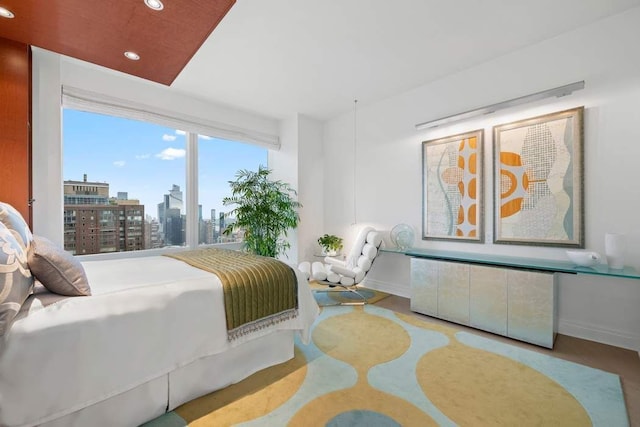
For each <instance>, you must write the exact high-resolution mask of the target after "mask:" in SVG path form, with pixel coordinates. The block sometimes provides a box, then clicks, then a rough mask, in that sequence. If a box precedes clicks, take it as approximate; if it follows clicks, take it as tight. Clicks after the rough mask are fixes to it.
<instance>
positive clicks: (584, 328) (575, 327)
mask: <svg viewBox="0 0 640 427" xmlns="http://www.w3.org/2000/svg"><path fill="white" fill-rule="evenodd" d="M558 333H559V334H562V335H569V336H571V337H576V338H582V339H585V340H589V341H595V342H599V343H603V344H609V345H613V346H615V347H621V348H626V349H629V350H635V351H638V352H639V355H640V335H638V334H632V333H628V332H622V331H614V330H610V329H605V328H602V327H599V326H595V325H589V324H586V323H580V322H573V321H570V320H564V319H558Z"/></svg>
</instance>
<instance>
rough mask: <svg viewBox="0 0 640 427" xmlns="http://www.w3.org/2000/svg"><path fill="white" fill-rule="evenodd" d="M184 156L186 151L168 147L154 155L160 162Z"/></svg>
mask: <svg viewBox="0 0 640 427" xmlns="http://www.w3.org/2000/svg"><path fill="white" fill-rule="evenodd" d="M185 154H186V150H184V149H182V148H173V147H169V148H165V149H164V150H162V151H161V152H159V153H158V154H156V157H157V158H159V159H162V160H175V159H179V158H181V157H184V155H185Z"/></svg>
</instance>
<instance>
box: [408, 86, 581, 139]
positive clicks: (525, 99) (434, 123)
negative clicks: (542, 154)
mask: <svg viewBox="0 0 640 427" xmlns="http://www.w3.org/2000/svg"><path fill="white" fill-rule="evenodd" d="M580 89H584V80H581V81H579V82H574V83H570V84H568V85H564V86H559V87H555V88H553V89H547V90H543V91H541V92H536V93H532V94H530V95H525V96H521V97H518V98H513V99H510V100H508V101H502V102H498V103H497V104H491V105H487V106H486V107H481V108H475V109H473V110H469V111H465V112H464V113H458V114H453V115H451V116H446V117H442V118H439V119H436V120H429V121H428V122H423V123H418V124H416V130H422V129H429V128H434V127H438V126H441V125H444V124H450V123H454V122H459V121H462V120H467V119H470V118H472V117H478V116H482V115H485V114H491V113H493V112H495V111H498V110H503V109H505V108H511V107H515V106H517V105H522V104H527V103H529V102H534V101H539V100H541V99H545V98H550V97H552V96H556V97H558V98H560V97H561V96H566V95H571V94H572V93H573V92H574V91H576V90H580Z"/></svg>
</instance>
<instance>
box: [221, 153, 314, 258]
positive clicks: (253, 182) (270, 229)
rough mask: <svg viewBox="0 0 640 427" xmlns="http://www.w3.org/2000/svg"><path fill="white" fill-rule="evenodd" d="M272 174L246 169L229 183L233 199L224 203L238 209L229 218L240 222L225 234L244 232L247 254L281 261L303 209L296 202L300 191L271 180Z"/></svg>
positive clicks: (266, 171)
mask: <svg viewBox="0 0 640 427" xmlns="http://www.w3.org/2000/svg"><path fill="white" fill-rule="evenodd" d="M270 173H271V170H269V169H267V168H266V167H264V166H262V165H260V166H259V167H258V171H257V172H253V171H249V170H246V169H243V170H240V171H238V172H237V173H236V179H235V181H229V185H230V186H231V196H230V197H225V198H224V199H222V203H223V205H224V206H235V208H234V209H233V210H232V211H231V212H229V213H228V214H227V215H229V216H235V218H236V221H235V223H234V224H231V225H229V226H228V227H227V228H225V230H224V231H223V233H224V234H225V235H230V234H231V233H232V232H233V231H235V230H243V231H244V249H245V250H246V251H247V252H250V253H253V254H256V255H263V256H268V257H277V256H278V255H280V254H283V253H285V251H286V250H287V249H289V247H290V244H289V242H287V241H286V240H285V239H284V237H286V236H287V231H288V230H290V229H293V228H296V227H297V226H298V222H299V221H300V216H299V215H298V208H300V207H302V205H301V204H300V203H299V202H298V201H297V200H296V199H295V198H294V197H295V196H296V195H297V193H296V191H295V190H294V189H293V188H291V186H290V185H289V184H287V183H284V182H282V181H272V180H270V179H269V174H270Z"/></svg>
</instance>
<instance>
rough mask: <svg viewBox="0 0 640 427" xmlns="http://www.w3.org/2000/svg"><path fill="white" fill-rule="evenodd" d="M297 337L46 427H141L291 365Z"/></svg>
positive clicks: (276, 337) (252, 348)
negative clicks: (254, 376)
mask: <svg viewBox="0 0 640 427" xmlns="http://www.w3.org/2000/svg"><path fill="white" fill-rule="evenodd" d="M293 337H294V331H291V330H282V331H277V332H274V333H273V334H270V335H267V336H264V337H260V338H257V339H255V340H252V341H248V342H246V343H244V344H241V345H239V346H238V347H234V348H232V349H230V350H228V351H226V352H224V353H221V354H215V355H212V356H208V357H204V358H202V359H199V360H196V361H194V362H192V363H190V364H189V365H186V366H184V367H182V368H178V369H176V370H175V371H172V372H170V373H169V374H168V375H163V376H162V377H160V378H156V379H154V380H151V381H149V382H146V383H144V384H141V385H139V386H137V387H135V388H134V389H132V390H129V391H126V392H124V393H121V394H118V395H116V396H113V397H110V398H108V399H106V400H103V401H101V402H98V403H96V404H94V405H91V406H89V407H87V408H83V409H81V410H79V411H76V412H73V413H71V414H68V415H65V416H63V417H61V418H58V419H55V420H51V421H49V422H47V423H44V424H41V426H43V427H76V426H77V427H84V426H88V425H90V426H92V427H102V426H104V427H117V426H127V427H130V426H138V425H140V424H143V423H145V422H147V421H150V420H152V419H154V418H156V417H159V416H160V415H162V414H164V413H165V412H166V411H171V410H173V409H175V408H176V407H178V406H180V405H181V404H183V403H186V402H188V401H190V400H192V399H195V398H196V397H199V396H203V395H205V394H207V393H211V392H213V391H215V390H220V389H222V388H224V387H227V386H229V385H231V384H235V383H237V382H240V381H242V380H243V379H245V378H247V377H248V376H250V375H252V374H254V373H256V372H258V371H260V370H262V369H265V368H267V367H269V366H273V365H277V364H279V363H284V362H286V361H287V360H289V359H291V358H292V357H293Z"/></svg>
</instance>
